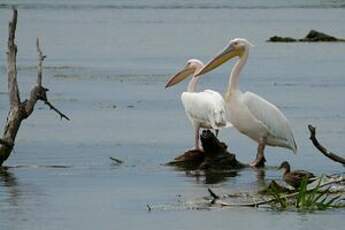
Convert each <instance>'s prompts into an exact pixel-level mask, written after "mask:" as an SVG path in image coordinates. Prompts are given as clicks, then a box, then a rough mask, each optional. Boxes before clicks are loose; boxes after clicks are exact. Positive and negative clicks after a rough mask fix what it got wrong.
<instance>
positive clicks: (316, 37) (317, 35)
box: [267, 30, 345, 42]
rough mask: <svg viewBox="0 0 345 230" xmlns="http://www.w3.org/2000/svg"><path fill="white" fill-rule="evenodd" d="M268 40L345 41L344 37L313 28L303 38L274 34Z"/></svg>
mask: <svg viewBox="0 0 345 230" xmlns="http://www.w3.org/2000/svg"><path fill="white" fill-rule="evenodd" d="M267 41H268V42H345V39H343V38H337V37H334V36H331V35H328V34H325V33H322V32H319V31H317V30H311V31H309V33H308V34H307V35H306V36H305V37H304V38H301V39H297V38H292V37H281V36H277V35H275V36H273V37H270V38H269V39H268V40H267Z"/></svg>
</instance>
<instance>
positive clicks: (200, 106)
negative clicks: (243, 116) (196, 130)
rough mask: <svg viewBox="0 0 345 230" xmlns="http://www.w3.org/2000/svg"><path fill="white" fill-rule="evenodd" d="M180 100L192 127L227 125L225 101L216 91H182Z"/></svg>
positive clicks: (208, 127) (217, 127)
mask: <svg viewBox="0 0 345 230" xmlns="http://www.w3.org/2000/svg"><path fill="white" fill-rule="evenodd" d="M181 101H182V104H183V107H184V109H185V111H186V114H187V116H188V118H189V119H190V121H191V122H192V123H194V124H193V126H194V127H195V126H197V125H199V126H200V128H205V129H214V130H217V129H220V128H223V127H225V126H226V125H227V121H226V115H225V102H224V99H223V97H222V96H221V95H220V94H219V93H218V92H216V91H213V90H205V91H202V92H183V93H182V95H181Z"/></svg>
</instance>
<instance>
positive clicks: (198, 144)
mask: <svg viewBox="0 0 345 230" xmlns="http://www.w3.org/2000/svg"><path fill="white" fill-rule="evenodd" d="M199 133H200V125H196V126H195V149H197V150H201V147H200V137H199Z"/></svg>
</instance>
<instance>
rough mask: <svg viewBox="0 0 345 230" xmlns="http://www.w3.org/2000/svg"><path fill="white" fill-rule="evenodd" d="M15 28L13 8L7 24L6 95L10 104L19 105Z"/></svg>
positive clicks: (15, 11) (15, 21)
mask: <svg viewBox="0 0 345 230" xmlns="http://www.w3.org/2000/svg"><path fill="white" fill-rule="evenodd" d="M16 28H17V10H16V9H15V8H13V16H12V20H11V21H10V22H9V25H8V43H7V76H8V92H9V93H8V95H9V100H10V106H11V107H13V106H19V104H20V96H19V89H18V83H17V66H16V63H17V60H16V59H17V45H16V43H15V38H16Z"/></svg>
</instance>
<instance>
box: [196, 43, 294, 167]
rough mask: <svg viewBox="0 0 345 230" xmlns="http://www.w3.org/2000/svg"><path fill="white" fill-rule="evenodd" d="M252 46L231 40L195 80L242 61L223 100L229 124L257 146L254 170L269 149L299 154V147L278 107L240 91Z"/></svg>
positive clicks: (234, 68) (236, 67)
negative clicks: (280, 148)
mask: <svg viewBox="0 0 345 230" xmlns="http://www.w3.org/2000/svg"><path fill="white" fill-rule="evenodd" d="M250 46H253V45H251V43H250V42H248V41H247V40H246V39H242V38H237V39H234V40H231V41H230V43H229V45H228V46H227V47H226V48H225V49H224V50H223V51H222V52H221V53H220V54H218V55H217V56H216V57H215V58H213V59H212V60H211V61H210V62H209V63H207V64H206V65H205V66H204V67H203V68H202V69H201V70H200V71H199V72H198V73H197V74H196V76H200V75H202V74H205V73H207V72H209V71H211V70H213V69H215V68H216V67H218V66H220V65H221V64H223V63H224V62H226V61H228V60H230V59H231V58H233V57H238V58H239V59H238V61H237V62H236V64H235V66H234V67H233V69H232V71H231V74H230V79H229V85H228V89H227V91H226V93H225V97H224V100H225V102H226V104H227V114H228V115H229V117H228V121H230V122H231V123H232V124H233V126H234V127H235V128H236V129H237V130H238V131H240V132H241V133H243V134H244V135H247V136H248V137H250V138H251V139H253V140H254V141H256V142H257V143H258V149H257V155H256V159H255V160H254V161H252V162H251V166H252V167H255V166H258V165H259V164H260V163H261V162H262V161H264V159H265V157H264V149H265V146H266V145H270V146H279V147H284V148H288V149H291V150H292V151H293V152H294V153H296V152H297V145H296V142H295V139H294V137H293V133H292V130H291V128H290V126H289V122H288V120H287V119H286V117H285V116H284V114H283V113H282V112H281V111H280V110H279V109H278V108H277V107H276V106H275V105H273V104H271V103H270V102H268V101H266V100H265V99H263V98H261V97H260V96H258V95H256V94H254V93H252V92H245V93H242V91H241V90H240V89H239V77H240V72H241V70H242V68H243V66H244V64H245V63H246V61H247V59H248V55H249V48H250Z"/></svg>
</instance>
